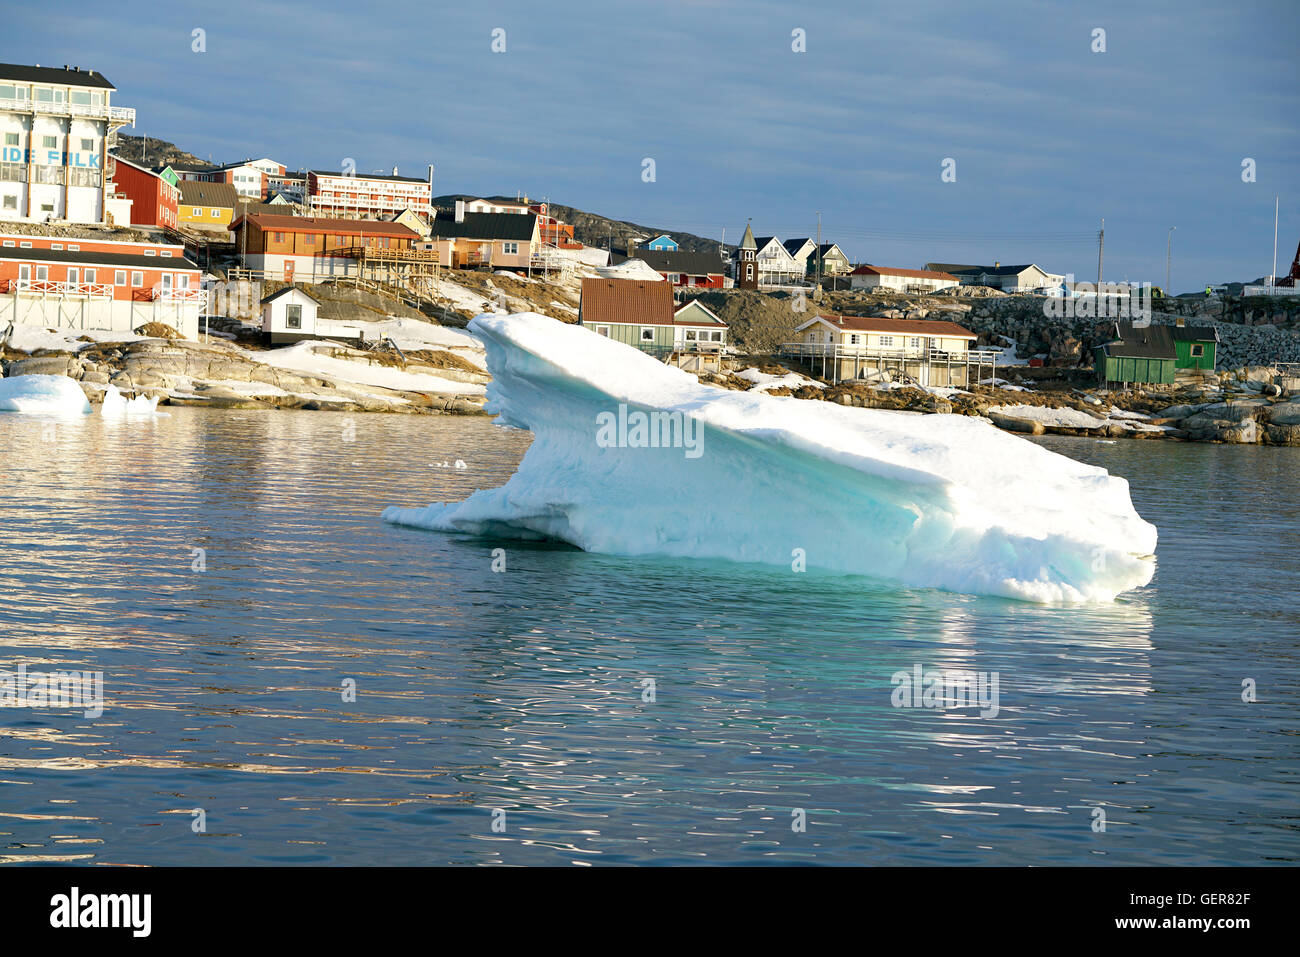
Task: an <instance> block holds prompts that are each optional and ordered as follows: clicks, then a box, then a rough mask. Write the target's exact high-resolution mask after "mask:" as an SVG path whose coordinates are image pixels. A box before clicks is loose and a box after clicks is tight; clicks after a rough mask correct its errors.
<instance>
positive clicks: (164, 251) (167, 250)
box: [162, 249, 172, 259]
mask: <svg viewBox="0 0 1300 957" xmlns="http://www.w3.org/2000/svg"><path fill="white" fill-rule="evenodd" d="M162 255H164V256H166V257H167V258H168V259H170V258H171V256H172V251H171V250H170V249H164V250H163V251H162Z"/></svg>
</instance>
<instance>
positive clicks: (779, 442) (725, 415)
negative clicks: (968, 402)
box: [383, 313, 1156, 602]
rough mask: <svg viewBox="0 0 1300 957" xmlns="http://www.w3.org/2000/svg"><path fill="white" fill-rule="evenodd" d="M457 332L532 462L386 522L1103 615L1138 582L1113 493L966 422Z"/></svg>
mask: <svg viewBox="0 0 1300 957" xmlns="http://www.w3.org/2000/svg"><path fill="white" fill-rule="evenodd" d="M469 328H470V330H471V331H472V332H475V333H477V334H478V335H479V336H480V337H481V338H482V340H483V341H484V342H485V343H486V346H487V358H488V368H489V371H490V372H491V373H492V383H491V385H490V386H489V387H488V406H487V408H488V410H489V411H491V412H495V413H497V414H498V415H499V416H500V418H499V421H500V422H502V423H504V424H507V425H512V426H517V427H520V428H525V429H529V430H531V431H532V432H533V434H534V440H533V443H532V446H531V447H530V448H529V450H528V452H527V453H526V454H525V456H524V458H523V460H522V461H521V462H520V463H519V467H518V470H517V471H516V473H515V474H514V475H513V476H512V477H511V478H510V480H509V481H508V482H507V483H506V484H505V485H504V486H502V487H501V488H497V489H491V490H484V491H479V492H475V493H474V494H473V495H471V496H470V497H469V498H467V499H466V500H465V501H463V502H459V503H453V504H434V505H430V506H428V507H427V508H396V507H391V508H388V509H386V510H385V511H384V513H383V517H384V518H385V519H386V520H387V521H389V522H393V523H396V524H401V525H412V526H418V527H424V528H431V529H437V530H443V531H459V532H466V533H471V534H480V535H491V536H514V537H523V538H539V537H546V538H553V539H559V540H562V541H566V542H571V543H572V544H574V545H577V546H578V547H580V548H583V549H586V550H588V551H593V552H605V553H610V554H618V555H668V556H689V557H695V558H705V559H729V560H733V561H742V562H762V563H766V564H771V565H784V566H786V567H787V568H791V569H794V568H795V567H797V565H798V563H799V562H800V561H801V560H802V561H805V562H806V564H807V567H808V568H809V569H824V570H829V571H834V572H848V573H855V574H863V575H870V576H874V577H878V578H886V579H891V580H895V581H898V582H902V583H905V584H908V585H915V586H933V587H937V588H944V589H949V590H952V591H960V592H974V593H980V594H991V595H1003V596H1008V597H1012V598H1020V599H1027V600H1031V601H1043V602H1058V601H1068V602H1074V601H1109V600H1111V599H1113V598H1114V597H1115V596H1116V595H1118V594H1119V593H1120V592H1123V591H1125V590H1127V589H1131V588H1136V587H1139V586H1141V585H1145V584H1146V583H1147V582H1149V581H1150V580H1151V576H1152V575H1153V574H1154V570H1155V563H1154V559H1153V555H1154V552H1155V545H1156V529H1155V527H1154V526H1153V525H1151V524H1150V523H1148V522H1146V521H1143V519H1142V518H1141V517H1140V516H1139V515H1138V514H1137V512H1136V511H1134V509H1133V505H1132V502H1131V501H1130V499H1129V490H1128V483H1127V482H1126V481H1125V480H1124V479H1122V478H1117V477H1114V476H1111V475H1109V474H1108V473H1107V472H1106V471H1105V470H1104V469H1100V468H1096V467H1093V466H1089V465H1084V464H1081V463H1079V462H1076V461H1074V460H1073V459H1069V458H1066V457H1065V456H1062V455H1057V454H1055V453H1053V452H1050V451H1048V450H1046V449H1044V448H1042V447H1040V446H1037V445H1035V444H1033V443H1031V442H1029V441H1026V440H1025V439H1021V438H1018V437H1016V436H1013V435H1009V434H1007V433H1005V432H1002V431H1000V430H998V429H996V428H994V427H993V426H992V425H990V424H988V423H986V422H982V421H980V420H978V419H973V418H968V417H965V416H959V415H942V414H938V415H917V414H912V413H906V412H889V411H883V410H874V409H855V408H851V407H843V406H839V405H836V404H832V403H830V402H819V401H806V400H801V399H794V398H782V397H775V396H768V395H761V394H756V393H752V392H728V391H723V390H720V389H717V388H713V387H710V386H705V385H701V384H700V383H699V382H698V381H697V379H696V378H695V377H694V376H692V375H690V374H688V373H686V372H683V371H680V370H678V369H673V368H670V367H668V366H665V365H663V364H662V363H660V362H658V361H656V360H655V359H653V358H651V357H650V356H649V355H646V354H644V353H642V352H640V351H638V350H635V349H632V348H629V347H628V346H625V345H621V344H619V343H617V342H614V341H612V340H610V339H607V338H605V337H603V336H600V335H597V334H595V333H594V332H591V331H589V330H587V329H584V328H582V327H581V326H573V325H566V324H564V323H561V322H558V321H556V320H554V319H549V318H546V317H543V316H538V315H535V314H531V313H525V314H515V315H509V316H503V315H491V316H489V315H483V316H479V317H477V318H476V319H474V320H473V322H471V323H470V326H469ZM642 417H644V418H642ZM646 420H649V422H650V427H649V428H647V427H645V421H646ZM647 436H650V437H651V439H662V440H661V441H658V442H655V446H657V447H646V446H648V445H649V442H648V441H647Z"/></svg>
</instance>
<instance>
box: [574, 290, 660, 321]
mask: <svg viewBox="0 0 1300 957" xmlns="http://www.w3.org/2000/svg"><path fill="white" fill-rule="evenodd" d="M579 308H580V310H581V316H582V323H583V325H590V324H591V323H595V322H623V323H631V324H633V325H643V326H671V325H673V291H672V287H671V286H670V285H668V283H666V282H664V281H663V280H662V279H650V280H641V279H584V280H583V281H582V301H581V305H580V307H579Z"/></svg>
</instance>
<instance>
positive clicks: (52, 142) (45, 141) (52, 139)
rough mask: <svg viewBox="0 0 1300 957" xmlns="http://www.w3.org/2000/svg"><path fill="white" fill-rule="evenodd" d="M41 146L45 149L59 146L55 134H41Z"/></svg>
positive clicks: (54, 148) (53, 148)
mask: <svg viewBox="0 0 1300 957" xmlns="http://www.w3.org/2000/svg"><path fill="white" fill-rule="evenodd" d="M41 147H42V148H43V149H47V150H56V149H58V148H59V138H58V137H57V136H42V137H41Z"/></svg>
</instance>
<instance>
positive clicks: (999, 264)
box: [993, 260, 1002, 269]
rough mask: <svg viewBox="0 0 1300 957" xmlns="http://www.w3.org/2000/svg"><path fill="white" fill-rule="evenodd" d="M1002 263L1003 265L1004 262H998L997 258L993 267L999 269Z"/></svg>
mask: <svg viewBox="0 0 1300 957" xmlns="http://www.w3.org/2000/svg"><path fill="white" fill-rule="evenodd" d="M1001 265H1002V263H1000V262H998V261H997V260H994V261H993V268H994V269H998V268H999V267H1001Z"/></svg>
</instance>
